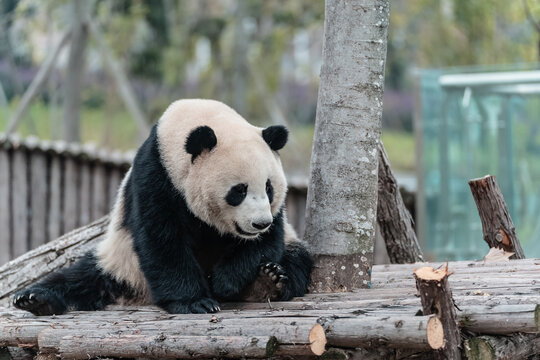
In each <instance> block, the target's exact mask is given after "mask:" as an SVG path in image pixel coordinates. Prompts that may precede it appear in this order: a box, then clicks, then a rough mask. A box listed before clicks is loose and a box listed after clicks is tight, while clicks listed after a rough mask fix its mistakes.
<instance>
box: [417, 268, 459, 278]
mask: <svg viewBox="0 0 540 360" xmlns="http://www.w3.org/2000/svg"><path fill="white" fill-rule="evenodd" d="M414 274H415V275H416V277H417V278H418V279H420V280H428V281H429V280H435V281H441V280H442V279H443V278H444V277H445V276H447V275H450V274H449V273H448V269H447V268H445V269H438V270H435V269H434V268H432V267H431V266H426V267H423V268H420V269H416V270H414Z"/></svg>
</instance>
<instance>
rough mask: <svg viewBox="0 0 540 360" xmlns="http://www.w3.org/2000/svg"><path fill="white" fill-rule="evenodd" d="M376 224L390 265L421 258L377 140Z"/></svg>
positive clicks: (390, 170)
mask: <svg viewBox="0 0 540 360" xmlns="http://www.w3.org/2000/svg"><path fill="white" fill-rule="evenodd" d="M378 185H379V190H378V196H379V197H378V200H377V223H378V225H379V229H380V231H381V235H382V237H383V238H384V242H385V244H386V251H387V252H388V256H389V257H390V261H391V262H392V263H393V264H406V263H414V262H418V261H424V257H423V253H422V249H421V248H420V245H419V243H418V239H417V238H416V233H415V231H414V225H413V219H412V217H411V214H410V213H409V210H407V208H406V207H405V204H404V203H403V198H402V197H401V193H400V192H399V188H398V185H397V181H396V178H395V177H394V174H393V173H392V169H391V168H390V162H389V160H388V156H387V155H386V151H385V150H384V146H383V144H382V142H379V181H378Z"/></svg>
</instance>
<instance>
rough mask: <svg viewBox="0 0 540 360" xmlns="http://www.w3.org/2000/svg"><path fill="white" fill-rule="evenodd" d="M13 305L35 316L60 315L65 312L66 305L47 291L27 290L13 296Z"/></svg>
mask: <svg viewBox="0 0 540 360" xmlns="http://www.w3.org/2000/svg"><path fill="white" fill-rule="evenodd" d="M13 305H14V306H15V307H16V308H19V309H21V310H26V311H29V312H31V313H32V314H34V315H37V316H44V315H53V314H56V315H60V314H63V313H64V312H65V311H66V304H65V303H64V301H62V300H61V299H59V298H58V296H57V295H56V294H54V293H53V292H52V291H50V290H47V289H40V288H28V289H24V290H21V291H19V292H17V293H16V294H15V295H14V296H13Z"/></svg>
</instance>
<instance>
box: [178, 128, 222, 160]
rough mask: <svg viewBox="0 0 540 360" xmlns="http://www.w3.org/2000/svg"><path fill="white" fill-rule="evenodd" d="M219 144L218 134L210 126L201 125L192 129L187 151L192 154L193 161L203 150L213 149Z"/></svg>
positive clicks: (188, 138)
mask: <svg viewBox="0 0 540 360" xmlns="http://www.w3.org/2000/svg"><path fill="white" fill-rule="evenodd" d="M216 144H217V138H216V134H214V130H212V129H211V128H210V127H208V126H199V127H198V128H196V129H193V130H191V132H190V133H189V136H188V137H187V140H186V145H185V148H186V151H187V152H188V153H189V154H191V162H193V161H195V158H196V157H197V156H199V155H200V154H201V153H202V152H203V150H205V149H206V150H208V151H210V150H212V149H213V148H214V146H216Z"/></svg>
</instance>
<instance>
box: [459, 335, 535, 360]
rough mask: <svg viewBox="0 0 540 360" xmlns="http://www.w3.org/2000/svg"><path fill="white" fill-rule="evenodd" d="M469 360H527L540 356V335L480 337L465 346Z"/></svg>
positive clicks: (470, 340) (465, 343)
mask: <svg viewBox="0 0 540 360" xmlns="http://www.w3.org/2000/svg"><path fill="white" fill-rule="evenodd" d="M463 350H464V354H465V356H466V357H467V359H469V360H525V359H530V358H536V357H535V356H538V355H540V335H538V334H515V335H512V336H478V337H473V338H471V339H467V340H465V342H464V346H463Z"/></svg>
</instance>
